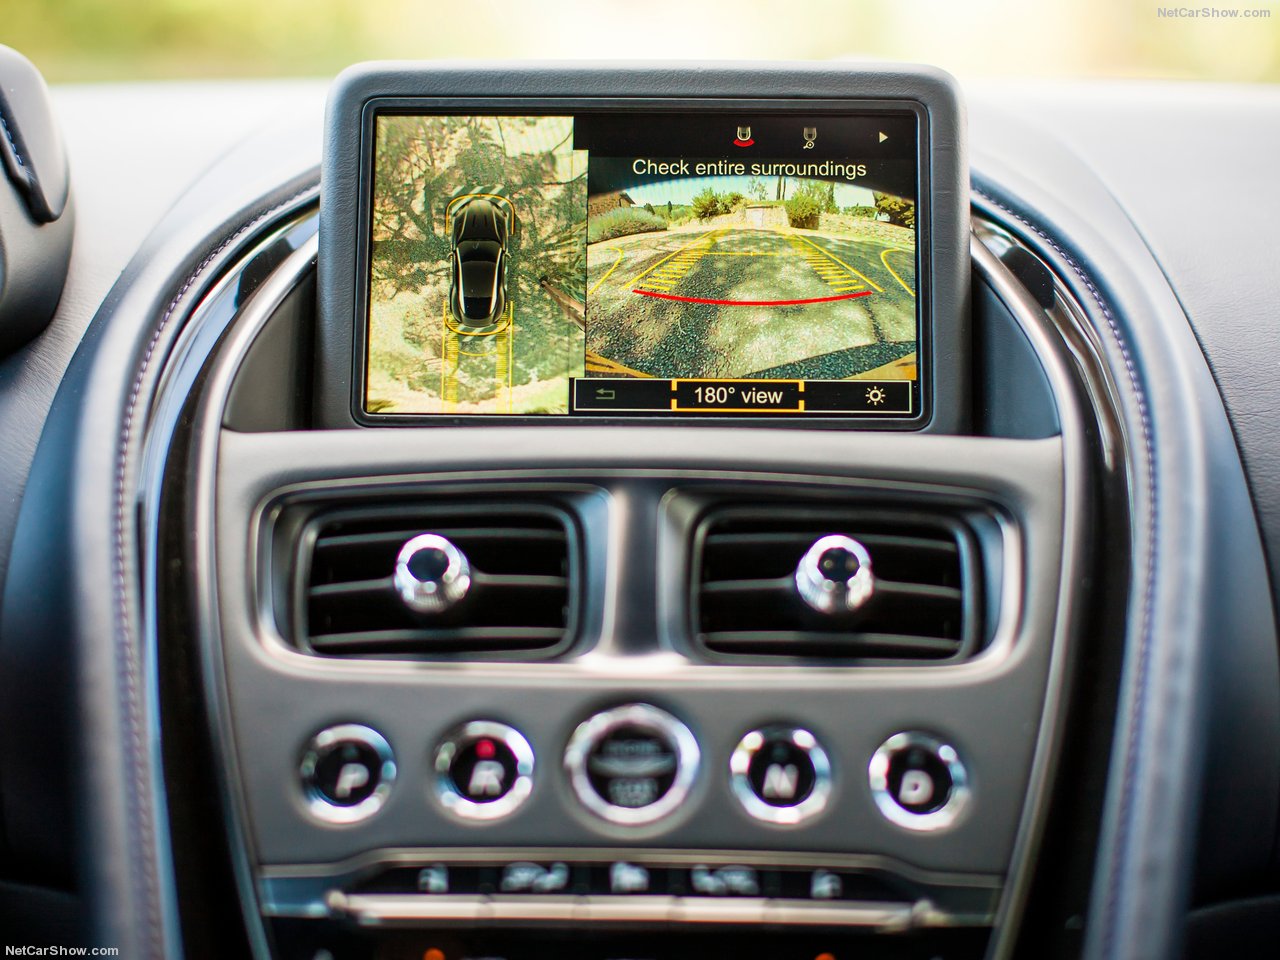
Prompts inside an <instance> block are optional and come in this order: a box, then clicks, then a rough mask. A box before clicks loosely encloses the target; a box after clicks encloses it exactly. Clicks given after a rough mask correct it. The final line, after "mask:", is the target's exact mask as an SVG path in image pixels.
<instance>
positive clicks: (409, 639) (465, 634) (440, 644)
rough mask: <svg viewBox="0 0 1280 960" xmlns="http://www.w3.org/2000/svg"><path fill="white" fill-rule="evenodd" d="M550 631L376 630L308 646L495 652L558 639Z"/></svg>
mask: <svg viewBox="0 0 1280 960" xmlns="http://www.w3.org/2000/svg"><path fill="white" fill-rule="evenodd" d="M561 633H562V631H560V630H557V629H555V628H554V627H456V628H453V629H439V630H427V629H422V630H379V631H370V632H363V633H331V634H320V635H317V636H313V637H312V638H311V646H312V648H313V649H314V650H317V651H319V652H321V653H357V652H365V653H370V652H377V653H396V652H408V651H419V650H421V649H423V648H428V647H430V648H435V649H438V650H446V649H452V650H457V649H470V648H472V647H473V646H474V645H476V644H484V645H485V646H489V647H493V648H496V649H503V648H518V647H527V646H541V645H543V644H548V643H554V642H555V641H557V640H559V639H560V635H561Z"/></svg>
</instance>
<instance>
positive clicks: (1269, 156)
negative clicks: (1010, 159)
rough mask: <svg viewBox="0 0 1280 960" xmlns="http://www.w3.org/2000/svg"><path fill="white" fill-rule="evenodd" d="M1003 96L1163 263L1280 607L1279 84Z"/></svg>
mask: <svg viewBox="0 0 1280 960" xmlns="http://www.w3.org/2000/svg"><path fill="white" fill-rule="evenodd" d="M997 96H998V99H999V103H1000V106H1001V108H1002V109H1004V110H1006V111H1009V112H1011V113H1015V114H1017V115H1018V116H1019V117H1021V118H1023V119H1024V120H1026V121H1028V122H1031V123H1033V124H1034V125H1036V126H1037V127H1039V128H1041V129H1043V130H1044V131H1046V132H1047V133H1049V134H1050V135H1052V136H1054V137H1055V138H1056V139H1058V140H1059V141H1060V142H1061V143H1062V144H1063V145H1064V146H1065V147H1066V148H1068V149H1070V150H1071V151H1072V152H1073V153H1075V154H1076V155H1077V156H1078V157H1079V159H1080V161H1081V162H1082V163H1084V164H1086V165H1087V166H1088V167H1089V168H1090V169H1092V170H1093V171H1094V172H1095V173H1096V174H1097V175H1098V177H1099V178H1100V179H1101V181H1102V182H1103V184H1104V185H1105V186H1106V188H1107V189H1108V190H1109V191H1110V192H1111V193H1112V194H1114V195H1115V197H1116V198H1117V200H1118V202H1119V203H1120V204H1121V205H1122V206H1123V207H1124V210H1125V212H1126V213H1127V215H1128V216H1129V217H1130V218H1131V219H1132V220H1133V223H1134V225H1135V226H1136V228H1137V230H1138V232H1139V233H1140V234H1141V236H1142V239H1143V240H1144V241H1145V242H1146V244H1147V245H1148V246H1149V247H1150V249H1151V252H1152V254H1153V255H1154V256H1155V257H1156V259H1157V260H1158V261H1159V262H1160V265H1161V268H1162V269H1163V271H1164V273H1165V276H1166V277H1167V278H1168V281H1169V285H1170V286H1171V287H1172V288H1173V291H1174V293H1175V295H1176V296H1177V297H1178V300H1179V301H1180V302H1181V304H1182V306H1183V308H1184V309H1185V310H1186V313H1187V316H1188V317H1189V319H1190V320H1191V324H1192V327H1193V328H1194V330H1195V335H1196V337H1197V338H1198V339H1199V341H1200V343H1201V345H1202V347H1203V348H1204V352H1205V355H1206V356H1207V357H1208V360H1209V364H1210V366H1211V367H1212V369H1213V374H1214V379H1215V380H1216V381H1217V384H1218V388H1219V389H1220V390H1221V392H1222V395H1223V398H1224V400H1225V402H1226V407H1227V412H1228V414H1229V415H1230V418H1231V425H1232V427H1233V429H1234V431H1235V434H1236V437H1237V439H1238V441H1239V445H1240V450H1241V454H1242V456H1243V459H1244V464H1245V469H1246V472H1247V474H1248V478H1249V484H1250V487H1251V488H1252V490H1253V494H1254V498H1255V500H1256V503H1257V508H1258V513H1259V516H1260V519H1261V522H1262V528H1263V531H1264V534H1265V537H1266V547H1267V553H1268V556H1269V557H1270V560H1271V580H1272V585H1273V591H1274V593H1275V596H1276V597H1277V600H1278V601H1280V319H1278V318H1280V269H1277V248H1278V245H1280V239H1277V226H1276V217H1277V214H1278V213H1280V176H1277V175H1276V164H1275V151H1274V149H1273V148H1274V144H1275V137H1276V131H1277V130H1280V88H1277V87H1245V86H1225V85H1224V86H1204V85H1193V84H1168V85H1159V86H1157V85H1146V84H1141V85H1140V84H1132V85H1121V86H1117V85H1114V84H1108V85H1083V86H1073V87H1065V86H1057V85H1050V86H1044V87H1041V88H1031V89H1029V90H1027V89H1023V90H1022V91H1021V92H1011V91H1005V90H1002V91H1001V92H1000V93H999V94H998V95H997ZM996 98H997V97H996V96H993V97H991V99H992V101H995V100H996Z"/></svg>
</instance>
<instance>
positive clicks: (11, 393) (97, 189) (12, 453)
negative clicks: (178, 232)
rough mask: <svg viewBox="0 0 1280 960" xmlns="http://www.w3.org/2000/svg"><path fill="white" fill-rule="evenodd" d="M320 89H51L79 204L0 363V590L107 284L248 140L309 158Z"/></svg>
mask: <svg viewBox="0 0 1280 960" xmlns="http://www.w3.org/2000/svg"><path fill="white" fill-rule="evenodd" d="M325 89H326V85H325V84H323V83H319V82H308V83H274V84H236V83H224V84H188V83H175V84H164V85H138V86H124V87H120V86H102V87H78V88H66V89H57V88H55V89H54V91H53V102H54V108H55V110H56V112H57V115H58V118H59V120H60V121H61V123H62V126H63V131H64V134H65V137H66V145H67V153H68V156H69V158H70V162H71V171H72V172H71V177H72V184H73V188H74V190H75V193H76V198H77V200H76V204H77V208H76V218H77V220H76V239H75V244H74V246H73V247H72V251H71V264H70V268H69V273H68V277H67V285H66V288H65V289H64V290H63V292H62V299H61V300H60V301H59V302H58V310H57V313H56V314H55V316H54V318H53V321H52V323H51V324H50V325H49V328H48V329H47V330H45V331H44V333H42V334H41V335H40V336H39V337H38V338H36V339H35V340H33V341H32V342H31V343H29V344H27V345H26V346H24V347H22V348H21V349H19V350H18V352H17V353H15V354H13V355H12V356H9V357H0V585H2V584H3V583H4V579H5V567H6V565H7V563H8V559H9V544H10V541H11V540H12V538H13V528H14V524H15V523H16V522H17V516H18V506H19V503H20V502H21V499H22V490H23V487H24V486H25V483H26V476H27V471H28V470H29V468H30V465H31V458H32V456H33V455H34V453H35V448H36V442H37V441H38V440H39V439H40V430H41V428H42V426H43V424H44V419H45V416H46V414H47V413H48V410H49V404H50V403H51V402H52V400H53V395H54V393H55V392H56V391H57V389H58V384H59V381H60V380H61V378H62V374H63V371H64V370H65V369H66V366H67V364H68V362H69V361H70V359H71V355H72V353H74V352H75V350H76V347H77V346H78V345H79V343H80V338H81V337H82V336H83V335H84V332H85V329H86V327H88V325H89V321H90V319H92V317H93V315H94V313H95V311H97V309H98V307H99V305H101V303H102V301H103V298H104V297H105V296H106V295H107V292H108V291H109V290H110V289H111V286H112V284H114V283H115V281H116V280H117V279H118V278H119V276H120V273H121V271H122V270H124V268H125V265H126V264H127V263H128V262H129V260H130V258H131V257H132V256H133V254H134V252H135V251H136V250H137V249H138V245H139V244H140V243H142V241H143V239H144V238H145V237H146V236H147V234H148V232H149V231H150V230H151V229H152V228H153V227H154V226H155V224H156V222H157V221H158V220H159V219H160V217H161V215H162V214H163V213H164V212H165V211H166V210H167V209H168V208H169V207H171V206H172V205H173V204H174V202H175V201H177V199H178V198H179V197H181V196H182V194H183V193H184V191H185V190H186V189H187V187H188V186H189V185H190V184H191V183H192V182H193V181H194V180H195V179H196V178H197V177H198V176H199V175H200V174H201V173H202V172H203V171H205V170H206V169H208V168H209V167H210V166H211V165H212V164H214V163H215V162H217V161H218V160H219V159H220V158H223V157H225V156H226V155H227V154H228V152H229V151H231V150H233V149H234V148H235V147H236V145H237V144H239V143H241V142H242V141H244V140H245V139H246V138H250V137H259V136H260V137H269V136H270V133H271V131H272V130H273V129H276V128H284V132H285V133H286V135H287V139H288V140H292V141H296V147H295V149H301V150H303V151H310V154H311V155H312V156H318V155H319V149H320V120H321V116H322V114H323V110H324V96H325ZM308 118H311V119H310V123H308ZM289 131H292V133H289ZM259 142H260V143H266V144H270V142H271V141H270V140H269V139H267V140H264V141H259ZM261 149H263V150H265V151H278V150H280V149H281V147H280V145H279V142H278V141H277V143H276V145H275V146H262V147H261ZM0 594H2V591H0ZM0 602H2V601H0Z"/></svg>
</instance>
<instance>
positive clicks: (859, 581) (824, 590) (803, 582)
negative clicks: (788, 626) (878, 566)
mask: <svg viewBox="0 0 1280 960" xmlns="http://www.w3.org/2000/svg"><path fill="white" fill-rule="evenodd" d="M795 579H796V590H797V591H798V592H799V594H800V597H801V599H803V600H804V602H805V603H807V604H808V605H809V606H810V607H812V608H813V609H814V610H817V611H818V612H819V613H830V614H836V613H851V612H852V611H854V610H857V609H858V608H860V607H861V606H862V605H863V604H865V603H866V602H867V601H868V600H870V599H871V595H872V594H873V593H874V592H875V578H874V577H873V576H872V574H871V554H870V553H868V552H867V548H866V547H864V546H863V545H862V544H860V543H859V542H858V541H857V540H855V539H853V537H846V536H844V535H843V534H831V535H830V536H826V537H822V538H821V539H819V540H817V541H815V542H814V544H813V546H811V547H810V548H809V549H808V550H807V551H806V552H805V555H804V556H803V557H801V558H800V563H799V564H798V565H797V566H796V578H795Z"/></svg>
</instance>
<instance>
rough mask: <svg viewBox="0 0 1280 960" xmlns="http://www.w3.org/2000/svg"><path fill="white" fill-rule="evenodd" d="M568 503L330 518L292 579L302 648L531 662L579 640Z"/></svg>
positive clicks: (318, 523)
mask: <svg viewBox="0 0 1280 960" xmlns="http://www.w3.org/2000/svg"><path fill="white" fill-rule="evenodd" d="M573 531H574V525H573V522H572V520H570V518H569V516H568V515H567V514H565V513H564V512H562V511H561V510H560V509H559V508H557V507H555V506H553V505H550V504H547V505H545V506H543V505H527V504H518V505H513V504H509V503H487V502H470V503H449V502H434V503H430V504H409V505H399V506H393V507H387V508H352V509H345V510H333V511H329V512H325V513H321V514H320V515H319V516H317V517H315V518H314V519H313V520H312V521H311V522H310V523H309V524H308V525H307V526H306V527H305V529H304V533H303V536H302V538H301V541H300V548H299V554H298V563H297V574H296V577H295V585H294V624H295V634H296V637H297V640H298V645H299V647H301V648H303V649H305V650H308V651H310V652H313V653H317V654H324V655H330V656H343V657H383V658H417V659H431V658H436V657H452V658H457V657H466V656H472V655H480V656H482V657H484V658H487V659H493V658H495V657H506V656H515V657H528V656H530V655H548V654H550V653H553V652H556V651H558V650H559V649H561V648H562V647H563V646H564V645H566V644H567V643H569V641H570V640H571V639H572V634H573V629H574V619H575V617H574V613H575V609H576V596H575V594H576V590H575V587H574V581H575V576H574V574H575V566H576V555H577V548H576V537H575V536H574V533H573Z"/></svg>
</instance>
